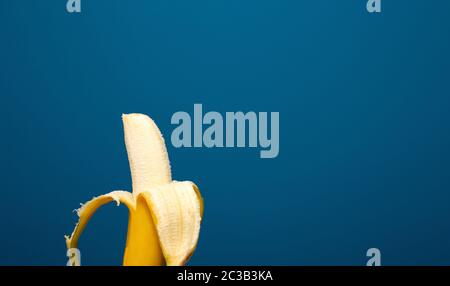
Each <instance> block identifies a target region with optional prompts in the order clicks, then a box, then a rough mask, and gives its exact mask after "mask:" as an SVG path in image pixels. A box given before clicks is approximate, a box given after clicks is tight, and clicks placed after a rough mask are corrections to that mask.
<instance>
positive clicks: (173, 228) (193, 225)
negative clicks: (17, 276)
mask: <svg viewBox="0 0 450 286" xmlns="http://www.w3.org/2000/svg"><path fill="white" fill-rule="evenodd" d="M122 120H123V125H124V131H125V145H126V149H127V154H128V160H129V163H130V169H131V178H132V189H133V192H132V193H129V192H126V191H113V192H111V193H108V194H105V195H102V196H99V197H94V198H93V199H92V200H90V201H88V202H87V203H85V204H82V205H81V208H79V209H78V210H76V212H77V214H78V216H79V221H78V223H77V224H76V226H75V229H74V230H73V232H72V234H71V235H70V236H65V238H66V246H67V248H68V249H73V248H77V247H78V240H79V238H80V236H81V234H82V232H83V230H84V229H85V228H86V225H87V224H88V222H89V220H90V219H91V217H92V216H93V215H94V213H95V211H96V210H97V209H98V208H100V207H101V206H103V205H105V204H107V203H109V202H112V201H115V202H116V203H117V205H120V203H123V204H124V205H126V206H127V207H128V210H129V218H128V233H127V241H126V246H125V253H124V257H123V265H124V266H161V265H167V266H179V265H184V264H185V263H186V262H187V261H188V260H189V258H190V256H191V255H192V254H193V252H194V250H195V248H196V245H197V241H198V237H199V233H200V223H201V220H202V216H203V199H202V197H201V195H200V192H199V190H198V188H197V186H196V185H195V184H194V183H192V182H189V181H184V182H177V181H172V175H171V170H170V163H169V157H168V154H167V150H166V146H165V144H164V139H163V137H162V135H161V132H160V131H159V129H158V127H157V126H156V124H155V123H154V122H153V120H152V119H150V117H148V116H146V115H143V114H127V115H125V114H124V115H123V116H122Z"/></svg>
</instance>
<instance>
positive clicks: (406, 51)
mask: <svg viewBox="0 0 450 286" xmlns="http://www.w3.org/2000/svg"><path fill="white" fill-rule="evenodd" d="M65 5H66V1H65V0H59V1H32V0H20V1H19V0H6V1H5V0H2V1H0V104H1V105H0V106H1V113H0V127H1V132H2V135H1V140H0V156H1V163H0V168H1V169H0V174H1V200H2V204H1V207H0V232H1V233H0V264H1V265H65V263H66V257H65V243H64V238H63V235H64V234H69V233H70V232H71V231H72V228H73V226H74V223H75V222H76V215H75V214H74V213H73V212H72V210H73V209H75V208H77V207H78V204H79V203H80V202H85V201H87V200H88V199H90V198H92V197H93V196H94V195H99V194H103V193H106V192H109V191H111V190H116V189H125V190H130V188H131V179H130V174H129V167H128V161H127V157H126V151H125V146H124V142H123V130H122V123H121V118H120V116H121V114H122V113H130V112H141V113H146V114H149V115H150V116H151V117H152V118H154V119H155V121H156V122H157V123H158V125H159V126H160V128H161V130H162V132H163V134H164V135H165V137H166V138H167V139H169V138H170V134H171V131H172V130H173V126H171V125H170V118H171V116H172V114H173V113H174V112H176V111H180V110H183V111H188V112H190V113H191V114H192V112H193V104H194V103H202V104H203V109H204V111H205V112H206V111H211V110H214V111H218V112H221V113H225V112H226V111H239V110H241V111H279V112H280V122H281V123H280V132H281V134H280V155H279V157H278V158H276V159H272V160H270V159H269V160H262V159H260V158H259V151H258V150H257V149H238V148H234V149H207V148H201V149H193V148H190V149H189V148H184V149H175V148H173V147H172V146H171V145H170V144H169V145H168V148H169V154H170V157H171V163H172V167H173V176H174V178H175V179H177V180H185V179H188V180H192V181H194V182H196V183H197V184H198V185H199V187H200V189H201V191H202V194H203V196H204V199H205V217H204V223H203V228H202V231H201V237H200V241H199V245H198V250H197V251H196V252H195V255H194V256H193V258H192V259H191V262H190V264H191V265H241V264H244V265H248V264H252V265H267V264H274V265H364V264H365V262H366V261H367V258H366V257H365V254H366V250H367V249H368V248H370V247H377V248H379V249H380V250H381V252H382V264H384V265H442V264H444V265H448V264H450V222H449V215H450V207H449V203H450V193H449V191H450V176H449V174H450V152H449V146H450V126H449V122H450V113H449V107H450V98H449V97H450V86H449V84H450V81H449V75H450V71H449V67H450V54H449V51H450V20H449V19H450V18H449V11H450V2H449V1H447V0H435V1H425V0H422V1H410V0H395V1H387V0H383V13H382V14H381V15H374V14H368V13H367V12H366V10H365V5H366V0H353V1H339V0H320V1H315V0H308V1H306V0H305V1H295V0H289V1H288V0H280V1H275V0H214V1H211V0H191V1H186V0H170V1H167V0H152V1H148V0H134V1H119V0H91V1H87V0H83V1H82V5H83V7H82V8H83V12H82V13H81V14H78V15H75V14H68V13H66V11H65ZM126 228H127V209H126V208H125V207H124V206H121V207H119V208H117V207H115V206H114V205H113V204H111V205H108V206H106V207H104V208H102V209H101V210H100V211H99V212H98V213H97V214H96V215H95V217H94V218H93V220H92V221H91V223H90V225H89V227H88V229H87V230H86V232H85V233H84V235H83V237H82V240H81V245H80V248H81V251H82V263H83V264H85V265H94V264H102V265H119V264H121V259H122V254H123V248H124V243H125V238H126Z"/></svg>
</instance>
